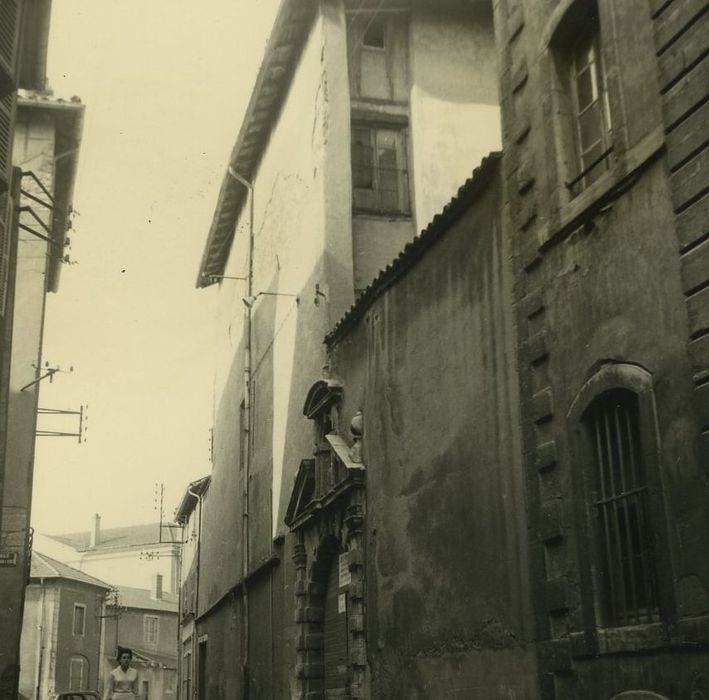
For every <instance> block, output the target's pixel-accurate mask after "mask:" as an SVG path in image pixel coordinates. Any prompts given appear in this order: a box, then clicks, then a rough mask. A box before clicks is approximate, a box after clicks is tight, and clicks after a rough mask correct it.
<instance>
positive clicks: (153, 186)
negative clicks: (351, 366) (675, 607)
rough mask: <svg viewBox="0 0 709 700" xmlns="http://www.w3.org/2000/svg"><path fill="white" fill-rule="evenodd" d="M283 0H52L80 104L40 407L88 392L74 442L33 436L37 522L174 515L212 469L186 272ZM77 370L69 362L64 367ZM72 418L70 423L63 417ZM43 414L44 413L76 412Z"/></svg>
mask: <svg viewBox="0 0 709 700" xmlns="http://www.w3.org/2000/svg"><path fill="white" fill-rule="evenodd" d="M277 6H278V2H277V0H202V1H201V2H199V3H197V2H194V0H189V1H188V0H148V2H146V0H54V3H53V8H52V25H51V30H50V48H49V66H48V74H49V81H50V86H51V87H52V89H53V90H54V93H55V96H57V97H63V98H70V97H71V96H73V95H78V96H79V97H80V98H81V100H82V102H83V103H84V104H85V105H86V115H85V122H84V133H83V140H82V145H81V153H80V157H79V168H78V174H77V181H76V187H75V191H74V207H75V209H76V211H77V212H78V213H77V215H76V217H75V219H74V230H73V231H72V232H71V247H70V250H69V253H70V256H71V258H72V259H73V260H74V261H75V264H72V265H64V266H63V268H62V271H61V280H60V285H59V291H58V293H57V294H50V295H49V296H48V305H47V315H46V323H45V337H44V353H43V358H44V360H45V361H47V362H49V364H50V365H51V366H57V365H59V366H61V367H62V369H63V370H67V371H66V372H62V373H60V374H57V375H55V377H54V380H53V382H52V383H51V384H50V383H49V382H48V381H47V380H45V381H44V382H43V383H42V388H41V393H40V406H41V407H43V408H61V409H78V407H79V406H80V405H84V406H86V405H88V409H87V421H86V426H87V428H88V430H87V432H86V438H87V439H86V441H85V442H84V443H82V444H78V442H77V441H76V440H75V439H73V438H66V437H62V438H56V437H40V438H38V439H37V446H36V459H35V471H34V497H33V505H32V523H33V526H34V528H35V530H36V531H38V532H43V533H62V532H71V531H76V530H87V529H88V528H89V525H90V522H91V518H92V516H93V514H94V513H99V514H100V515H101V518H102V526H103V527H118V526H122V525H130V524H134V523H144V522H152V521H156V520H157V519H158V512H157V510H156V509H155V484H156V483H164V513H165V517H167V518H169V517H171V516H172V514H173V512H174V509H175V506H176V505H177V503H178V502H179V500H180V498H181V497H182V495H183V493H184V491H185V488H186V486H187V484H188V482H189V481H191V480H194V479H196V478H199V477H200V476H203V475H205V474H207V473H209V471H210V463H209V442H210V439H209V438H210V436H209V430H210V428H211V425H212V413H213V404H212V391H213V365H214V331H215V329H214V320H215V313H216V306H215V295H214V290H210V289H206V290H198V289H196V288H195V282H196V278H197V269H198V266H199V261H200V258H201V254H202V249H203V246H204V242H205V240H206V236H207V232H208V229H209V225H210V222H211V217H212V213H213V211H214V206H215V203H216V199H217V194H218V191H219V187H220V184H221V180H222V177H223V175H224V172H225V168H226V163H227V160H228V156H229V153H230V151H231V148H232V146H233V144H234V142H235V140H236V136H237V133H238V130H239V126H240V124H241V118H242V115H243V112H244V110H245V108H246V103H247V101H248V98H249V95H250V91H251V88H252V86H253V83H254V80H255V77H256V72H257V70H258V66H259V65H260V62H261V59H262V58H263V52H264V48H265V45H266V40H267V37H268V34H269V32H270V28H271V25H272V22H273V18H274V16H275V12H276V9H277ZM70 367H73V371H71V372H69V371H68V370H69V368H70ZM72 421H74V422H72ZM75 424H76V423H75V419H69V418H53V419H52V420H51V421H50V420H49V419H47V418H46V417H42V418H41V424H40V427H42V428H54V429H65V430H68V431H71V430H72V429H73V428H74V427H75Z"/></svg>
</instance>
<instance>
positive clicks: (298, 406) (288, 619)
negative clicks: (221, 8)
mask: <svg viewBox="0 0 709 700" xmlns="http://www.w3.org/2000/svg"><path fill="white" fill-rule="evenodd" d="M344 31H345V17H344V13H343V12H342V9H341V7H339V4H337V3H327V4H325V5H324V7H323V8H322V10H321V12H320V14H319V15H318V17H317V18H316V21H315V23H314V26H313V28H312V30H311V33H310V36H309V38H308V41H307V43H306V45H305V48H304V51H303V54H302V56H301V59H300V62H299V65H298V66H297V68H296V71H295V75H294V77H293V82H292V85H291V87H290V90H289V93H288V95H287V97H286V100H285V104H284V106H283V109H282V112H281V115H280V117H279V119H278V121H277V124H276V125H275V127H274V131H273V133H272V135H271V140H270V143H269V146H268V147H267V149H266V152H265V154H264V157H263V160H262V162H261V164H260V166H259V169H258V173H257V176H256V178H255V182H254V209H255V216H254V222H253V229H254V239H255V246H254V281H253V297H254V300H253V305H252V308H251V314H252V316H251V317H252V356H251V360H252V375H251V380H252V390H253V396H252V401H253V406H252V411H253V429H252V432H251V444H252V449H251V460H250V465H249V474H250V478H249V500H248V511H249V517H248V526H249V561H248V570H249V571H253V570H255V569H257V568H258V567H259V566H260V565H261V564H262V563H263V562H264V561H266V560H267V559H269V557H271V556H272V555H274V554H276V552H277V545H274V543H273V539H274V537H277V536H279V535H281V534H283V530H284V526H283V513H284V511H285V507H286V505H287V502H288V498H289V496H290V489H291V486H292V482H293V478H294V475H295V471H296V469H297V467H298V464H299V461H300V458H302V457H307V456H309V455H310V454H312V429H311V426H310V424H309V423H308V422H307V420H306V419H305V417H304V416H303V415H302V404H303V401H304V398H305V396H306V394H307V390H308V388H309V386H310V383H312V381H313V377H317V376H319V375H320V372H321V368H322V365H323V364H324V362H325V352H324V348H323V345H322V338H323V336H324V335H325V333H326V331H327V329H328V328H329V327H330V325H331V324H332V323H334V320H335V319H336V318H338V317H339V316H340V315H341V314H342V313H343V312H344V310H345V309H346V308H347V306H348V305H349V304H351V302H352V299H353V287H352V279H353V273H352V240H351V224H350V220H351V203H350V197H349V192H350V184H349V179H350V172H349V167H348V163H349V103H348V97H347V89H348V87H347V72H346V61H345V57H344V51H345V49H344V44H343V37H344ZM342 191H345V192H347V193H348V195H347V197H342V195H341V192H342ZM248 212H249V207H248V204H247V206H246V207H245V208H244V211H243V214H242V218H241V221H240V223H239V226H238V229H237V233H236V239H235V243H234V247H233V249H232V251H231V254H230V258H229V262H228V265H227V269H226V272H225V274H226V275H228V276H244V275H245V274H246V272H247V245H248V236H249V227H250V222H249V218H248V217H249V214H248ZM316 285H318V290H319V294H316ZM244 289H245V286H244V283H243V282H240V281H235V280H224V281H223V282H222V283H221V285H220V289H219V293H218V299H217V306H218V309H217V314H218V320H217V325H218V338H217V348H218V349H217V353H218V354H217V367H218V369H217V375H216V380H215V400H216V415H215V429H214V465H213V472H212V483H211V486H210V489H209V491H208V493H207V495H206V497H205V499H204V517H203V528H204V529H203V537H202V553H201V556H202V569H201V578H200V603H199V611H200V613H204V612H205V611H206V610H207V609H208V608H210V607H211V606H213V605H215V604H216V603H217V602H218V601H219V600H220V599H221V598H222V597H223V596H224V595H225V594H226V593H227V592H228V591H229V590H230V589H231V588H232V587H233V586H234V585H235V584H237V583H238V582H239V581H240V580H241V578H242V573H243V570H244V562H243V558H242V557H243V533H244V530H243V527H242V523H243V522H244V519H243V510H244V509H243V496H242V493H243V478H244V471H243V469H244V466H243V455H244V449H243V444H242V443H243V440H242V436H241V435H240V433H241V431H240V429H239V426H240V425H241V422H242V415H241V410H240V403H241V401H242V399H243V395H244V391H243V386H244V385H243V381H244V377H243V352H244V342H243V337H242V336H243V328H244V309H245V306H244V303H243V301H242V299H243V297H244V296H245V292H244ZM296 295H297V297H296ZM290 569H291V564H290V561H289V559H288V555H287V554H286V555H284V556H283V557H282V558H281V561H280V564H278V565H277V567H276V568H275V569H271V570H270V571H266V572H265V573H263V574H261V575H259V576H258V577H257V578H256V579H254V580H253V581H250V582H249V586H250V588H251V590H250V595H249V618H250V619H253V624H252V625H251V626H250V630H251V631H250V649H249V655H250V659H251V660H252V663H253V664H254V667H253V669H252V675H251V684H252V689H253V690H254V692H257V690H256V689H259V690H258V692H266V691H265V690H264V688H268V689H269V690H268V692H273V693H275V696H276V697H285V694H286V692H287V691H286V689H287V687H288V678H289V674H290V667H291V665H292V662H293V659H294V654H293V653H292V645H293V636H294V635H293V634H292V633H291V632H290V630H291V628H292V624H293V623H292V620H293V615H292V605H293V602H292V600H291V597H290V596H288V597H287V598H285V597H284V598H283V600H284V601H285V603H284V605H285V606H286V607H285V609H284V610H282V611H281V612H278V611H279V610H280V607H279V604H278V602H277V601H276V602H274V601H273V596H275V595H276V593H275V592H274V591H275V589H273V586H275V585H279V589H278V590H280V591H283V590H284V589H285V590H287V586H288V584H287V582H288V581H289V580H292V573H291V570H290ZM272 578H273V581H280V584H276V583H273V582H272ZM235 605H236V604H234V605H231V604H228V603H226V602H224V603H222V604H220V606H219V607H218V608H216V609H215V611H214V613H213V616H212V615H210V616H209V617H208V618H207V619H205V620H204V621H203V622H200V625H201V628H203V629H204V630H206V633H207V634H209V635H210V639H212V635H213V634H214V632H213V630H215V629H217V628H218V627H219V624H220V622H221V624H222V628H223V629H226V630H229V631H228V633H227V636H229V635H234V634H236V632H237V629H239V627H237V626H236V625H237V621H238V624H239V625H240V624H241V620H240V619H237V621H235V620H233V619H232V618H231V617H229V616H230V615H232V614H234V613H235V611H238V614H239V615H241V608H240V607H234V606H235ZM274 605H275V606H276V607H275V610H276V613H272V609H274V608H273V606H274ZM288 606H290V607H288ZM281 607H282V606H281ZM276 614H278V617H276ZM270 620H273V624H271V622H268V623H266V622H265V621H270ZM235 649H237V650H238V644H237V640H236V639H233V638H226V637H225V638H223V639H220V640H219V641H218V642H215V643H214V644H211V643H210V650H209V657H208V658H209V661H208V663H209V664H210V669H213V670H214V673H215V674H221V675H220V676H216V675H215V676H214V677H215V678H217V677H221V678H222V679H223V682H222V683H221V687H222V688H223V687H238V685H239V683H240V682H241V681H240V670H239V668H238V665H235V664H229V663H227V661H226V658H227V657H226V656H224V654H227V653H230V650H235ZM263 649H268V650H270V649H273V651H272V652H271V651H269V653H268V654H267V655H266V657H264V656H263V654H261V653H260V651H261V650H263ZM229 658H231V657H229ZM212 664H213V666H212ZM210 682H211V681H210ZM225 684H226V685H225ZM232 684H235V685H232ZM214 692H222V691H216V690H215V691H214ZM225 697H235V696H232V695H227V696H225Z"/></svg>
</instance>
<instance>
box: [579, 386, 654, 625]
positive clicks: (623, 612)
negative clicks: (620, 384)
mask: <svg viewBox="0 0 709 700" xmlns="http://www.w3.org/2000/svg"><path fill="white" fill-rule="evenodd" d="M584 421H585V423H586V426H587V427H588V430H589V434H590V438H591V442H592V444H593V456H594V464H593V471H594V474H593V486H594V489H593V512H594V519H595V531H596V532H595V535H596V544H597V547H596V550H597V557H598V561H597V569H598V572H599V583H600V588H601V596H600V598H601V608H602V614H603V616H604V623H605V624H606V625H607V626H625V625H633V624H642V623H647V622H654V621H657V620H659V610H658V608H659V605H658V586H657V561H656V554H655V551H656V546H655V538H654V536H653V526H652V521H651V515H650V503H649V498H650V486H649V482H648V475H647V465H646V464H645V460H644V457H643V450H642V442H641V429H642V427H641V423H640V415H639V404H638V396H637V395H636V394H635V393H634V392H632V391H630V390H628V389H612V390H610V391H606V392H604V393H603V394H601V395H600V396H598V397H597V398H596V399H595V400H594V401H593V402H592V403H591V405H590V406H589V408H588V409H587V411H586V413H585V415H584Z"/></svg>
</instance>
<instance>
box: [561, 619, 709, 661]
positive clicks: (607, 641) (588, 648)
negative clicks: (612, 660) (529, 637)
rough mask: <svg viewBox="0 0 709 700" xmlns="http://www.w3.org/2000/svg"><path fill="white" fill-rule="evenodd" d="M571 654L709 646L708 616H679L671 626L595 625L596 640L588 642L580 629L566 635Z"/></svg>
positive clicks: (581, 654)
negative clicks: (598, 626)
mask: <svg viewBox="0 0 709 700" xmlns="http://www.w3.org/2000/svg"><path fill="white" fill-rule="evenodd" d="M569 639H570V642H571V655H572V656H573V657H574V658H584V657H595V656H602V655H613V654H633V653H638V652H647V651H655V650H660V649H668V648H673V649H677V648H681V647H689V648H693V649H696V648H697V647H698V646H709V616H703V617H697V618H688V619H684V620H680V621H679V622H678V623H677V626H676V628H674V629H671V628H670V627H668V626H667V624H666V623H664V622H652V623H648V624H645V625H633V626H628V627H610V628H599V629H597V630H596V640H597V641H596V644H595V645H593V644H588V643H587V639H586V635H585V634H584V633H583V632H574V633H572V634H571V635H569Z"/></svg>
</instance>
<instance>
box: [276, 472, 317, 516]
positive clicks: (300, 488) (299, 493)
mask: <svg viewBox="0 0 709 700" xmlns="http://www.w3.org/2000/svg"><path fill="white" fill-rule="evenodd" d="M314 495H315V460H314V459H303V460H301V462H300V466H299V467H298V473H297V474H296V476H295V484H294V485H293V491H292V492H291V497H290V501H289V502H288V509H287V510H286V516H285V518H284V520H285V523H286V525H288V527H290V525H291V523H293V522H295V520H297V519H298V517H299V516H300V515H302V514H303V512H304V511H305V509H306V508H307V506H308V505H309V504H310V503H311V502H312V500H313V497H314Z"/></svg>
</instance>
